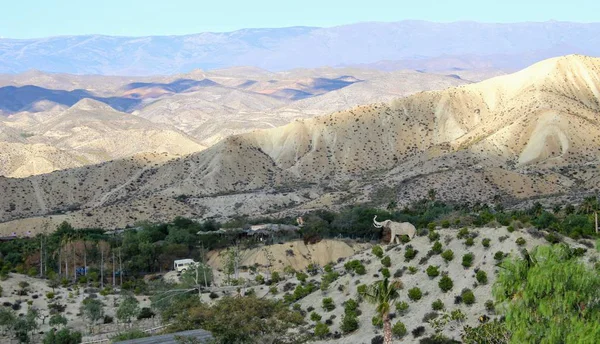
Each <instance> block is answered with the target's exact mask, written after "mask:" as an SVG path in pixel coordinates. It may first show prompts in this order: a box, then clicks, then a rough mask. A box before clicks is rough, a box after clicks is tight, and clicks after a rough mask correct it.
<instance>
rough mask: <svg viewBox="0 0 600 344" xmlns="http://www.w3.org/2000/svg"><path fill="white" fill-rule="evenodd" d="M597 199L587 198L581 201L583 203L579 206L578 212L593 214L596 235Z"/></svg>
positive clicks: (594, 197)
mask: <svg viewBox="0 0 600 344" xmlns="http://www.w3.org/2000/svg"><path fill="white" fill-rule="evenodd" d="M598 207H599V205H598V197H596V196H589V197H586V198H584V199H583V202H582V203H581V204H580V205H579V212H580V213H583V214H588V215H589V214H592V213H593V214H594V223H595V226H594V230H595V231H596V233H598Z"/></svg>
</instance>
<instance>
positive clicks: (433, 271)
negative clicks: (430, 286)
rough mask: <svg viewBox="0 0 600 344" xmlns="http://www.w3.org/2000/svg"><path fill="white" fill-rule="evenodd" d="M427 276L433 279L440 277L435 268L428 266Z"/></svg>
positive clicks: (437, 269)
mask: <svg viewBox="0 0 600 344" xmlns="http://www.w3.org/2000/svg"><path fill="white" fill-rule="evenodd" d="M426 271H427V276H429V277H431V278H435V277H437V276H439V275H440V270H439V268H438V267H437V266H433V265H429V266H428V267H427V270H426Z"/></svg>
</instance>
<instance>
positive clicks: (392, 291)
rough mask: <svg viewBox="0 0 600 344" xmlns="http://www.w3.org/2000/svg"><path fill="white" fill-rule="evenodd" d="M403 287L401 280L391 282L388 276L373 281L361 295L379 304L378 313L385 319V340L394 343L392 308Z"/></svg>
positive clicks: (389, 343)
mask: <svg viewBox="0 0 600 344" xmlns="http://www.w3.org/2000/svg"><path fill="white" fill-rule="evenodd" d="M401 288H402V282H401V281H392V282H390V281H389V280H388V279H387V278H385V279H383V280H381V281H377V282H375V283H373V284H372V285H371V286H369V288H367V291H366V292H365V293H363V294H361V296H362V297H363V298H364V299H365V300H366V301H367V302H369V303H372V304H376V305H377V308H376V310H377V313H379V315H380V316H381V319H382V320H383V342H384V344H391V343H392V323H391V321H390V316H389V315H390V309H391V305H392V304H393V303H394V300H396V299H397V298H398V296H399V294H398V290H400V289H401Z"/></svg>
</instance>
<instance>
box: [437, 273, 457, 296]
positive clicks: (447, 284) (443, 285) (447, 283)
mask: <svg viewBox="0 0 600 344" xmlns="http://www.w3.org/2000/svg"><path fill="white" fill-rule="evenodd" d="M438 286H439V287H440V289H441V290H442V291H443V292H444V293H445V292H447V291H449V290H450V289H452V288H453V287H454V282H452V279H451V278H450V277H448V276H442V278H441V279H440V281H439V282H438Z"/></svg>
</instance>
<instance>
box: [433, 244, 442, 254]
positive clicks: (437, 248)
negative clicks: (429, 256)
mask: <svg viewBox="0 0 600 344" xmlns="http://www.w3.org/2000/svg"><path fill="white" fill-rule="evenodd" d="M431 252H432V253H433V254H440V253H442V243H441V242H439V241H436V242H434V243H433V246H432V247H431Z"/></svg>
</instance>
